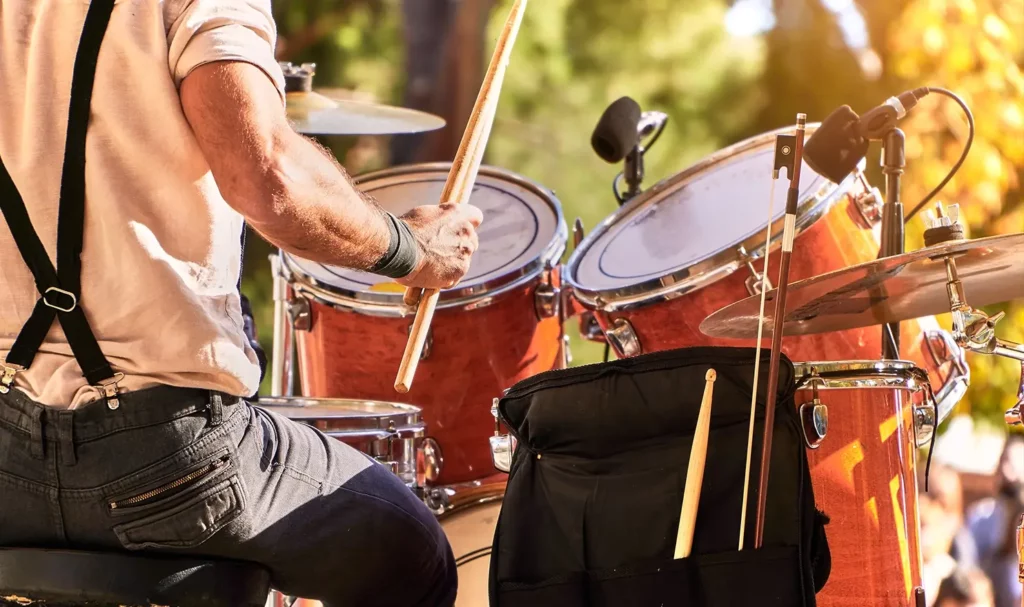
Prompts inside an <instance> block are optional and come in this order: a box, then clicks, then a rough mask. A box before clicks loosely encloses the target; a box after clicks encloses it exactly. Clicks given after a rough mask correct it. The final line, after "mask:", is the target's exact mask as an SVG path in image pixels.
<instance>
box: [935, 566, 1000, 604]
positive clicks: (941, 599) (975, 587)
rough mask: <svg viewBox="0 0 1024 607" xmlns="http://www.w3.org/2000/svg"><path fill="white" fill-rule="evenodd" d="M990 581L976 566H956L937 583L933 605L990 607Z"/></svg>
mask: <svg viewBox="0 0 1024 607" xmlns="http://www.w3.org/2000/svg"><path fill="white" fill-rule="evenodd" d="M993 604H994V603H993V598H992V583H991V582H990V581H989V579H988V578H987V577H985V574H984V573H983V572H982V571H981V570H980V569H977V568H976V567H957V568H956V569H955V570H954V571H953V573H952V574H950V575H949V576H948V577H947V578H946V579H944V580H942V583H941V584H939V591H938V594H936V596H935V607H992V605H993Z"/></svg>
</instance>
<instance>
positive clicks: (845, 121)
mask: <svg viewBox="0 0 1024 607" xmlns="http://www.w3.org/2000/svg"><path fill="white" fill-rule="evenodd" d="M859 119H860V117H859V116H858V115H857V113H856V112H854V111H853V110H852V109H850V106H848V105H844V106H843V107H841V108H839V109H837V110H836V111H834V112H832V113H831V114H829V115H828V117H827V118H825V120H823V121H822V122H821V126H819V127H818V128H817V130H816V131H814V134H813V135H811V137H810V138H809V139H808V140H807V142H806V143H805V144H804V161H806V162H807V166H809V167H811V168H812V169H813V170H814V172H816V173H818V174H819V175H821V176H822V177H825V178H826V179H828V180H829V181H832V182H834V183H840V182H841V181H842V180H844V179H846V177H847V176H848V175H849V174H850V173H852V172H853V171H854V170H856V169H857V164H858V163H859V162H860V161H861V160H862V159H863V158H864V157H865V156H867V153H868V140H867V139H866V138H864V137H862V136H861V135H860V134H859V131H858V129H857V121H858V120H859Z"/></svg>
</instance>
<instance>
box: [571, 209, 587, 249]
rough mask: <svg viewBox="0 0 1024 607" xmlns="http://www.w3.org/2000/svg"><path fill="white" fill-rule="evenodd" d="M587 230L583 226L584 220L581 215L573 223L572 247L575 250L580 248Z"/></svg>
mask: <svg viewBox="0 0 1024 607" xmlns="http://www.w3.org/2000/svg"><path fill="white" fill-rule="evenodd" d="M586 235H587V234H586V230H584V228H583V220H582V219H580V218H579V217H577V218H576V221H574V222H573V223H572V249H573V251H575V250H576V249H578V248H579V246H580V243H582V242H583V238H584V237H585V236H586Z"/></svg>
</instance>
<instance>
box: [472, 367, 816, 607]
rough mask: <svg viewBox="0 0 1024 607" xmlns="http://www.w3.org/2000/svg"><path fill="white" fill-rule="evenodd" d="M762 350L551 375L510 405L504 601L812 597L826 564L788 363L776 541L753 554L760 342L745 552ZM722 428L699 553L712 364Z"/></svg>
mask: <svg viewBox="0 0 1024 607" xmlns="http://www.w3.org/2000/svg"><path fill="white" fill-rule="evenodd" d="M753 362H754V350H753V349H749V348H691V349H684V350H675V351H670V352H660V353H656V354H650V355H645V356H640V357H636V358H630V359H624V360H618V361H614V362H609V363H604V364H598V365H590V366H585V367H578V368H574V369H567V370H562V371H552V372H549V373H544V374H541V375H538V376H535V377H533V378H530V379H527V380H525V381H523V382H520V383H519V384H517V385H516V386H514V387H513V388H511V389H510V390H509V391H508V392H507V393H506V394H505V396H504V397H503V398H502V399H501V401H500V403H499V406H498V410H499V415H500V417H501V420H502V421H503V422H504V423H505V425H506V426H507V427H508V428H509V429H510V431H511V433H512V434H513V435H514V436H515V437H516V438H517V440H518V447H517V448H516V452H515V454H514V457H513V463H512V469H511V472H510V474H509V479H508V486H507V488H506V493H505V498H504V502H503V504H502V510H501V514H500V516H499V519H498V524H497V528H496V530H495V535H494V545H493V552H492V555H491V570H490V602H491V605H492V606H495V607H520V606H524V607H525V606H527V605H528V606H530V607H546V606H549V605H550V606H556V605H557V606H559V607H574V606H580V607H583V606H588V607H596V606H605V605H608V606H611V605H615V606H626V605H665V606H668V605H686V606H690V605H702V606H703V605H714V606H716V607H717V606H722V605H763V606H768V605H779V606H783V605H785V606H787V607H790V606H799V605H803V606H811V605H814V603H815V601H814V594H815V592H816V591H817V590H819V589H820V588H821V587H823V586H824V584H825V581H826V579H827V577H828V571H829V568H830V563H831V561H830V559H829V554H828V546H827V542H826V541H825V536H824V523H825V522H826V521H825V519H824V516H823V515H821V514H819V513H817V512H816V510H815V508H814V496H813V493H812V489H811V482H810V474H809V472H808V464H807V456H806V453H805V451H804V448H805V447H804V445H803V439H802V436H801V430H800V427H799V424H798V416H797V413H796V409H795V405H794V401H793V395H794V392H795V385H796V384H795V378H794V370H793V365H792V363H791V362H790V361H789V360H788V359H786V358H785V357H783V360H782V364H781V365H780V371H779V373H780V378H779V395H778V405H777V409H776V417H775V419H776V425H775V431H774V432H775V433H774V442H773V446H772V465H771V474H770V477H769V492H768V502H767V504H768V505H767V508H768V510H767V518H766V525H765V533H764V537H765V541H764V546H763V547H762V548H761V549H759V550H753V549H752V548H751V546H752V545H753V539H754V518H755V512H756V504H757V477H758V470H759V466H760V457H759V456H760V452H761V447H760V445H761V435H762V429H763V419H764V403H765V398H764V395H765V392H766V390H767V383H768V382H767V375H768V352H763V360H762V364H761V375H760V380H759V382H758V383H759V387H758V405H757V418H756V419H757V423H756V425H755V429H754V432H755V438H754V449H755V451H754V453H755V455H754V458H753V461H752V465H751V479H752V482H751V485H752V486H751V489H750V496H749V499H748V516H747V530H746V546H747V549H746V550H744V551H743V552H739V551H737V546H738V538H739V520H740V504H741V499H742V493H743V482H742V479H743V470H744V465H745V458H746V444H747V434H748V423H749V414H750V394H751V388H752V383H753ZM709 368H713V369H715V371H716V372H717V374H718V379H717V381H716V382H715V388H714V398H713V401H712V404H713V407H712V417H711V433H710V437H709V444H708V457H707V465H706V468H705V473H704V482H703V487H702V491H701V497H700V505H699V510H698V514H697V528H696V532H695V537H694V549H693V555H694V556H692V557H691V558H688V559H682V560H674V559H673V550H674V546H675V538H676V531H677V526H678V522H679V510H680V506H681V503H682V494H683V487H684V485H685V480H686V467H687V462H688V460H689V453H690V447H691V444H692V440H693V430H694V427H695V425H696V421H697V414H698V411H699V409H700V402H701V398H702V396H703V392H704V385H705V373H706V372H707V370H708V369H709Z"/></svg>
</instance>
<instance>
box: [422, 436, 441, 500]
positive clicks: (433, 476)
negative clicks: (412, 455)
mask: <svg viewBox="0 0 1024 607" xmlns="http://www.w3.org/2000/svg"><path fill="white" fill-rule="evenodd" d="M416 460H417V464H422V465H417V468H418V469H419V470H421V471H422V472H419V473H418V475H419V476H420V478H417V479H416V480H417V484H418V485H419V486H420V487H424V486H426V485H427V483H432V482H434V481H436V480H437V479H438V478H439V477H440V476H441V470H443V469H444V453H443V452H442V451H441V446H440V445H439V444H437V441H436V440H434V439H433V438H431V437H429V436H428V437H426V438H424V439H422V440H421V441H420V443H419V444H418V445H417V446H416Z"/></svg>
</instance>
